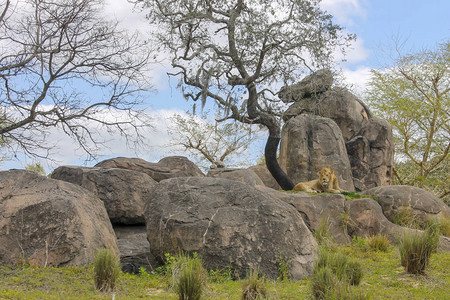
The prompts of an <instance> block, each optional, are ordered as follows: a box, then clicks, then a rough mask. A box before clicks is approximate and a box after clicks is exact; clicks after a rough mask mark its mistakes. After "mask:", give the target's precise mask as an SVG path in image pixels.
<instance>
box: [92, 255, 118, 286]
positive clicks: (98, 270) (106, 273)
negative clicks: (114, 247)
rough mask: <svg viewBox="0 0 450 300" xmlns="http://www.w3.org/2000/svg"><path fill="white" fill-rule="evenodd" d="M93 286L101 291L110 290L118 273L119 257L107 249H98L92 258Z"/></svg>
mask: <svg viewBox="0 0 450 300" xmlns="http://www.w3.org/2000/svg"><path fill="white" fill-rule="evenodd" d="M93 265H94V281H95V288H96V289H97V290H99V291H102V292H109V291H112V290H113V289H114V287H115V285H116V281H117V278H118V277H119V274H120V271H121V269H120V261H119V258H118V257H117V256H116V255H115V254H114V253H113V252H112V251H111V250H109V249H105V248H103V249H100V250H99V251H98V252H97V255H96V256H95V259H94V263H93Z"/></svg>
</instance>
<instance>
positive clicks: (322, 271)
mask: <svg viewBox="0 0 450 300" xmlns="http://www.w3.org/2000/svg"><path fill="white" fill-rule="evenodd" d="M337 283H338V279H337V277H336V275H335V274H334V273H333V271H332V270H331V268H330V267H328V266H325V267H320V268H317V269H315V270H314V273H313V274H312V275H311V278H310V286H311V292H312V295H313V297H314V298H315V299H325V295H327V294H328V293H329V292H330V291H331V290H332V289H333V288H334V287H336V285H337Z"/></svg>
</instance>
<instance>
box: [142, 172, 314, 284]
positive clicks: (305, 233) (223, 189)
mask: <svg viewBox="0 0 450 300" xmlns="http://www.w3.org/2000/svg"><path fill="white" fill-rule="evenodd" d="M145 218H146V226H147V237H148V240H149V242H150V250H151V252H152V254H153V255H155V257H157V258H158V257H159V258H162V257H163V256H164V254H165V253H178V251H180V250H183V251H188V252H194V251H195V252H197V253H198V254H199V255H200V256H201V257H202V259H203V261H204V263H205V265H206V266H207V268H209V269H216V268H219V269H222V268H227V267H228V266H229V265H230V263H232V265H233V267H234V269H235V271H236V272H237V273H238V275H239V276H240V277H241V278H243V277H244V276H245V275H246V272H247V271H248V270H249V269H251V268H255V267H257V268H258V269H259V270H260V271H261V272H262V273H263V274H266V276H268V277H269V278H272V279H274V278H277V276H278V266H277V258H278V257H279V256H280V255H281V256H283V257H284V258H285V259H286V260H287V261H289V262H290V265H289V267H290V273H291V275H292V276H293V278H295V279H299V278H302V277H305V276H308V275H309V274H311V272H312V269H313V261H314V259H315V257H316V250H317V244H316V241H315V240H314V238H313V236H312V234H311V232H310V231H309V230H308V228H307V226H306V225H305V223H304V222H303V219H302V216H301V215H300V214H299V213H298V212H297V211H296V210H295V208H293V207H292V206H291V205H289V204H287V203H285V202H283V201H281V200H278V199H276V198H273V197H270V196H268V195H267V194H265V193H263V192H261V191H258V190H257V189H255V188H253V187H251V186H248V185H246V184H244V183H241V182H238V181H231V180H228V179H224V178H199V177H185V178H173V179H169V180H164V181H161V182H160V183H159V184H158V185H157V186H156V188H155V190H154V192H153V195H152V197H151V198H150V200H149V202H148V203H147V205H146V210H145Z"/></svg>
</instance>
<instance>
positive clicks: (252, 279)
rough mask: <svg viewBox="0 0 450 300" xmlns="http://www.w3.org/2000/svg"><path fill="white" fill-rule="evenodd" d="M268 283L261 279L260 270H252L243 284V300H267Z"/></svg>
mask: <svg viewBox="0 0 450 300" xmlns="http://www.w3.org/2000/svg"><path fill="white" fill-rule="evenodd" d="M267 296H268V295H267V283H266V280H265V278H264V277H259V274H258V270H257V269H252V270H250V273H249V274H248V275H247V278H246V279H245V280H244V282H243V284H242V300H256V299H267Z"/></svg>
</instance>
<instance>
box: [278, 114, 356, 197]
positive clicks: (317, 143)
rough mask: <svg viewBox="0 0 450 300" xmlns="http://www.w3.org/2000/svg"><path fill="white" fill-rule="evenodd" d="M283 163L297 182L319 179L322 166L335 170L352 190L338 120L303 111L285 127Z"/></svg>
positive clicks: (288, 173)
mask: <svg viewBox="0 0 450 300" xmlns="http://www.w3.org/2000/svg"><path fill="white" fill-rule="evenodd" d="M279 161H280V166H281V167H282V168H283V170H285V172H286V174H287V175H288V176H289V178H291V180H292V181H293V182H294V183H298V182H301V181H309V180H313V179H317V178H318V177H319V176H318V172H319V171H320V170H321V169H323V168H329V169H331V170H333V171H334V173H335V174H336V177H337V178H338V180H339V185H340V187H341V188H342V189H344V190H348V191H353V190H354V186H353V179H352V174H351V168H350V162H349V159H348V156H347V150H346V148H345V144H344V139H343V137H342V134H341V131H340V130H339V127H338V126H337V125H336V123H335V122H334V121H333V120H331V119H328V118H323V117H319V116H315V115H300V116H297V117H295V118H292V119H290V120H289V121H288V122H287V123H286V124H285V125H284V127H283V130H282V138H281V146H280V158H279Z"/></svg>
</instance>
